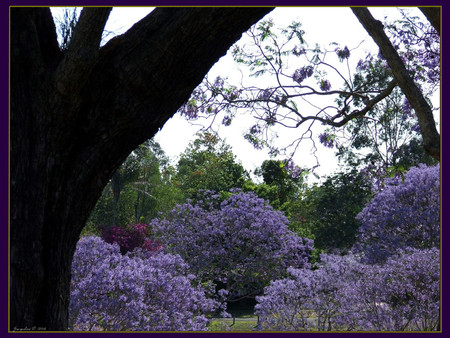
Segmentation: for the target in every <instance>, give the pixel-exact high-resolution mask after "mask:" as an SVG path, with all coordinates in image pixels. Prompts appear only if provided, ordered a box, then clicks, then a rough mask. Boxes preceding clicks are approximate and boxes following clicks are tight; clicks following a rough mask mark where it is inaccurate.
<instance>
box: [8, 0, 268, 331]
mask: <svg viewBox="0 0 450 338" xmlns="http://www.w3.org/2000/svg"><path fill="white" fill-rule="evenodd" d="M270 10H271V9H270V8H158V9H155V10H154V11H153V12H152V13H150V14H149V15H148V16H147V17H146V18H144V19H143V20H141V21H140V22H139V23H137V24H136V25H134V26H133V27H132V28H131V29H130V30H129V31H128V32H127V33H125V34H124V35H121V36H119V37H116V38H114V39H112V40H111V41H110V42H109V43H107V44H106V45H105V46H104V47H102V48H99V43H100V39H101V32H102V30H103V28H104V24H105V22H106V20H107V18H108V15H109V11H110V9H109V8H87V9H84V10H83V11H82V13H81V16H80V19H79V23H78V25H77V27H76V28H75V31H74V34H73V37H72V40H71V42H70V45H69V48H68V50H67V52H65V53H64V54H63V53H62V52H61V51H60V50H59V48H58V45H57V41H56V34H55V27H54V24H53V20H52V16H51V13H50V11H49V9H48V8H11V121H10V123H11V135H10V137H11V144H10V149H11V150H10V151H11V153H10V154H11V182H10V187H11V190H10V191H11V196H10V197H11V218H10V221H11V223H10V285H11V289H10V301H11V303H10V304H11V308H10V313H11V317H10V330H20V329H39V328H43V329H46V330H66V329H67V327H68V305H69V290H70V277H71V276H70V268H71V262H72V257H73V253H74V250H75V246H76V243H77V241H78V238H79V234H80V232H81V230H82V228H83V226H84V224H85V222H86V220H87V218H88V216H89V214H90V212H91V210H92V209H93V207H94V205H95V203H96V201H97V199H98V198H99V196H100V194H101V192H102V189H103V187H104V186H105V185H106V183H107V182H108V180H109V178H110V177H111V175H112V173H113V172H114V171H115V169H116V168H117V167H118V166H119V165H120V164H121V162H122V161H123V160H124V159H125V158H126V156H127V155H128V154H129V153H130V152H131V151H132V150H133V149H134V148H136V147H137V146H138V145H139V144H140V143H142V142H143V141H145V140H146V139H148V138H151V137H152V136H153V135H154V134H155V133H156V132H157V131H158V129H159V128H161V127H162V126H163V125H164V123H165V122H166V121H167V119H168V118H170V117H171V116H172V115H173V114H174V113H175V112H176V110H177V109H178V107H180V106H181V104H183V103H184V102H185V101H186V100H187V99H188V97H189V95H190V93H191V92H192V90H193V89H194V88H195V87H196V85H197V84H198V83H200V81H201V80H202V78H203V77H204V75H205V74H206V73H207V71H208V70H209V69H210V67H211V66H212V65H213V64H214V63H215V62H216V61H217V60H218V59H219V58H220V57H221V56H222V55H224V54H225V53H226V51H227V49H228V48H229V47H230V46H231V44H232V43H234V42H235V41H236V40H238V39H239V38H240V36H241V34H242V32H244V31H245V30H247V29H248V28H249V27H250V26H251V24H253V23H255V22H256V21H258V20H259V19H260V18H262V16H264V15H265V14H266V13H268V12H269V11H270ZM174 141H176V135H174Z"/></svg>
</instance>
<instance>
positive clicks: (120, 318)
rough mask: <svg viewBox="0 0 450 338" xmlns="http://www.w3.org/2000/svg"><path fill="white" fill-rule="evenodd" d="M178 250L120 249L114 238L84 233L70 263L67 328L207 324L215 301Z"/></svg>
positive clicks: (151, 328)
mask: <svg viewBox="0 0 450 338" xmlns="http://www.w3.org/2000/svg"><path fill="white" fill-rule="evenodd" d="M193 279H194V276H193V275H190V274H189V273H188V266H187V265H186V263H184V262H183V260H182V259H181V258H180V257H179V256H177V255H171V254H164V253H162V252H159V253H156V254H154V255H153V256H150V257H149V256H148V254H147V253H146V252H145V251H144V250H142V249H136V250H134V251H132V252H128V253H127V254H125V255H122V254H121V253H120V250H119V246H118V244H116V243H115V244H109V243H106V242H105V241H103V240H102V239H101V238H99V237H95V236H90V237H84V238H82V239H81V240H80V241H79V242H78V245H77V249H76V251H75V256H74V260H73V264H72V280H71V289H70V290H71V291H70V292H71V293H70V295H71V298H70V306H69V325H70V326H69V329H70V330H76V331H187V330H195V331H198V330H207V324H208V319H207V318H206V317H205V314H207V313H210V312H212V311H214V310H215V309H216V308H217V307H218V305H219V304H218V303H217V302H216V301H214V300H211V299H208V298H207V297H206V296H205V290H204V289H203V288H201V287H199V286H193Z"/></svg>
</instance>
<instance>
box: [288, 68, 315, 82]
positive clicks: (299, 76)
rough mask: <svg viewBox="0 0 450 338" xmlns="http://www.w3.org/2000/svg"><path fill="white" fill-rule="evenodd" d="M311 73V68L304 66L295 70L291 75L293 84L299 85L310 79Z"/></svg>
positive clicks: (312, 69)
mask: <svg viewBox="0 0 450 338" xmlns="http://www.w3.org/2000/svg"><path fill="white" fill-rule="evenodd" d="M313 72H314V68H313V66H305V67H302V68H300V69H297V70H296V71H295V72H294V74H293V75H292V78H293V79H294V81H295V82H297V83H298V84H300V83H302V82H303V80H305V79H306V78H308V77H311V76H312V75H313Z"/></svg>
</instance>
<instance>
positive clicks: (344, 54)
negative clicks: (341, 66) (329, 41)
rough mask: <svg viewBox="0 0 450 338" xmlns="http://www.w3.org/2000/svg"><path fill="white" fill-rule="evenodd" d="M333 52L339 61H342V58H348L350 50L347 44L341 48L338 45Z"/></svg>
mask: <svg viewBox="0 0 450 338" xmlns="http://www.w3.org/2000/svg"><path fill="white" fill-rule="evenodd" d="M335 52H336V54H337V56H338V58H339V60H340V61H343V60H344V59H348V58H349V57H350V50H349V49H348V47H347V46H345V47H344V48H342V49H341V48H339V47H338V48H336V49H335Z"/></svg>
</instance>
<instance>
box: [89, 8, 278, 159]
mask: <svg viewBox="0 0 450 338" xmlns="http://www.w3.org/2000/svg"><path fill="white" fill-rule="evenodd" d="M271 10H272V8H235V7H226V8H156V9H155V10H154V11H152V12H151V13H150V14H149V15H148V16H147V17H145V18H144V19H143V20H141V21H140V22H138V23H137V24H135V25H134V26H133V27H132V28H131V29H130V30H129V31H128V32H126V33H125V34H123V35H121V36H118V37H116V38H113V39H111V40H110V41H109V42H108V43H107V44H106V45H105V46H104V47H102V48H101V49H100V54H99V60H98V62H97V64H96V67H95V68H94V70H93V72H92V74H91V76H90V77H89V81H88V82H87V87H86V88H85V91H84V93H85V97H84V101H85V102H86V103H87V104H89V108H88V109H84V107H80V116H83V119H84V120H85V121H89V123H88V124H86V127H87V128H89V129H90V130H86V132H87V133H88V134H89V136H88V137H92V142H94V143H95V142H100V143H102V144H105V146H107V147H109V148H111V147H115V151H117V152H119V153H122V154H123V157H122V158H120V159H119V158H117V156H115V157H116V161H117V160H118V162H116V163H115V164H114V165H116V166H118V165H119V164H120V162H119V161H122V160H123V159H124V158H125V157H126V155H127V154H128V153H129V152H130V151H131V150H132V149H134V148H135V147H136V146H137V145H138V144H140V143H142V142H143V141H145V140H146V139H148V138H151V137H152V136H153V135H154V134H155V133H156V132H157V131H158V129H159V128H161V127H162V126H163V125H164V123H165V122H166V121H167V120H168V119H169V118H170V117H171V116H172V115H173V114H174V113H175V112H176V111H177V109H178V108H179V107H180V106H181V105H182V104H183V103H184V102H185V101H186V100H187V99H188V98H189V95H190V94H191V92H192V91H193V90H194V89H195V87H196V86H197V85H198V84H199V83H200V82H201V80H202V79H203V77H204V76H205V74H206V73H207V72H208V70H209V69H210V68H211V67H212V65H213V64H214V63H215V62H216V61H217V60H218V59H219V58H220V57H221V56H223V55H225V54H226V52H227V50H228V48H229V47H230V46H231V45H232V44H233V43H234V42H235V41H237V40H238V39H239V38H240V37H241V35H242V33H243V32H245V31H246V30H247V29H249V28H250V26H251V25H252V24H253V23H255V22H257V21H258V19H260V18H261V17H262V16H264V15H265V14H266V13H268V12H270V11H271ZM230 22H232V23H233V24H230ZM86 108H87V107H86ZM86 114H88V115H87V116H86ZM91 123H92V124H91ZM91 126H92V129H91ZM130 135H132V137H130ZM84 137H86V136H84ZM99 138H100V140H99ZM111 142H112V143H111ZM125 147H126V148H125ZM123 148H125V149H123ZM105 163H106V162H105ZM105 163H104V164H102V165H105Z"/></svg>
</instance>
